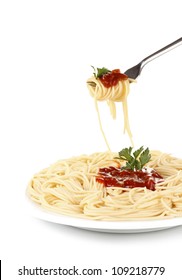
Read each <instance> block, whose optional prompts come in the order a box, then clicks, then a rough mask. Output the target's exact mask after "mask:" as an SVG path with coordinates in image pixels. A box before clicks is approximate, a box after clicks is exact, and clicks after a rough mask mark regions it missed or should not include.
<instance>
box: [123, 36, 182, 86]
mask: <svg viewBox="0 0 182 280" xmlns="http://www.w3.org/2000/svg"><path fill="white" fill-rule="evenodd" d="M181 44H182V37H181V38H179V39H178V40H176V41H174V42H172V43H171V44H169V45H167V46H166V47H164V48H162V49H160V50H158V51H156V52H154V53H153V54H151V55H149V56H147V57H146V58H144V59H143V60H142V61H141V62H140V63H138V64H137V65H135V66H133V67H132V68H129V69H128V70H127V71H125V73H124V74H126V75H127V76H128V77H129V78H130V79H136V78H137V77H138V76H139V75H140V73H141V71H142V69H143V67H144V66H145V65H146V64H147V63H148V62H150V61H152V60H153V59H155V58H157V57H158V56H160V55H162V54H164V53H166V52H168V51H170V50H172V49H174V48H176V47H178V46H179V45H181ZM131 82H132V80H131Z"/></svg>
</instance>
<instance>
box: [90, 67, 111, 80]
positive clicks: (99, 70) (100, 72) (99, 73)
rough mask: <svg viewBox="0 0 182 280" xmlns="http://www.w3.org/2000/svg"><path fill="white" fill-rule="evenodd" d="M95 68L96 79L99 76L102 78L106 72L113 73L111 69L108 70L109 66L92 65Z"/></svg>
mask: <svg viewBox="0 0 182 280" xmlns="http://www.w3.org/2000/svg"><path fill="white" fill-rule="evenodd" d="M91 67H92V68H93V69H94V73H93V74H94V76H95V78H96V79H98V78H101V77H102V76H103V75H105V74H108V73H111V71H110V70H108V69H107V68H105V67H102V68H96V69H95V67H94V66H91Z"/></svg>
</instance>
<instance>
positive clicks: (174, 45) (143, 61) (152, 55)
mask: <svg viewBox="0 0 182 280" xmlns="http://www.w3.org/2000/svg"><path fill="white" fill-rule="evenodd" d="M181 44H182V37H181V38H179V39H178V40H176V41H174V42H172V43H171V44H169V45H167V46H166V47H164V48H162V49H160V50H158V51H157V52H154V53H153V54H151V55H149V56H147V57H146V58H144V59H143V60H142V61H141V68H143V67H144V66H145V65H146V64H147V63H148V62H150V61H151V60H153V59H155V58H157V57H158V56H160V55H162V54H164V53H166V52H168V51H170V50H172V49H174V48H176V47H178V46H179V45H181Z"/></svg>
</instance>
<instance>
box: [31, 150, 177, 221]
mask: <svg viewBox="0 0 182 280" xmlns="http://www.w3.org/2000/svg"><path fill="white" fill-rule="evenodd" d="M151 155H152V158H151V161H150V162H149V163H148V167H150V168H154V169H155V170H156V171H157V172H160V174H161V175H162V176H163V177H164V181H163V182H162V183H159V184H157V185H156V189H155V191H151V190H148V189H147V188H145V187H144V188H132V189H129V188H118V187H107V188H106V187H104V186H103V184H101V183H98V182H97V181H96V176H97V173H98V170H99V168H102V167H107V166H118V164H124V161H123V162H120V161H119V160H118V159H114V157H115V156H116V154H114V153H111V152H105V153H94V154H91V155H82V156H78V157H73V158H70V159H65V160H60V161H58V162H56V163H55V164H53V165H51V166H50V167H48V168H46V169H44V170H42V171H41V172H40V173H37V174H35V175H34V177H33V178H32V180H31V181H30V183H29V186H28V189H27V192H28V195H29V197H30V198H31V200H33V201H34V202H35V203H37V204H39V205H40V206H41V207H43V208H44V209H47V210H50V211H53V212H56V213H60V214H63V215H69V216H74V217H80V218H87V219H94V220H107V221H118V220H120V221H121V220H148V219H164V218H171V217H179V216H182V159H178V158H175V157H173V156H171V155H169V154H165V153H162V152H159V151H153V152H151Z"/></svg>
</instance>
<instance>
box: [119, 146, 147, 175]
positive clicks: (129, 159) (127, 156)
mask: <svg viewBox="0 0 182 280" xmlns="http://www.w3.org/2000/svg"><path fill="white" fill-rule="evenodd" d="M132 149H133V148H132V147H129V148H125V149H123V150H121V151H120V152H119V153H118V154H119V157H116V158H117V159H120V160H125V161H126V165H125V166H123V167H122V168H121V169H131V170H133V171H134V170H141V169H142V168H143V167H144V165H145V164H146V163H147V162H149V161H150V159H151V154H150V151H149V149H148V148H147V149H145V150H144V148H143V146H142V147H140V148H139V149H138V150H136V151H135V152H132Z"/></svg>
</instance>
